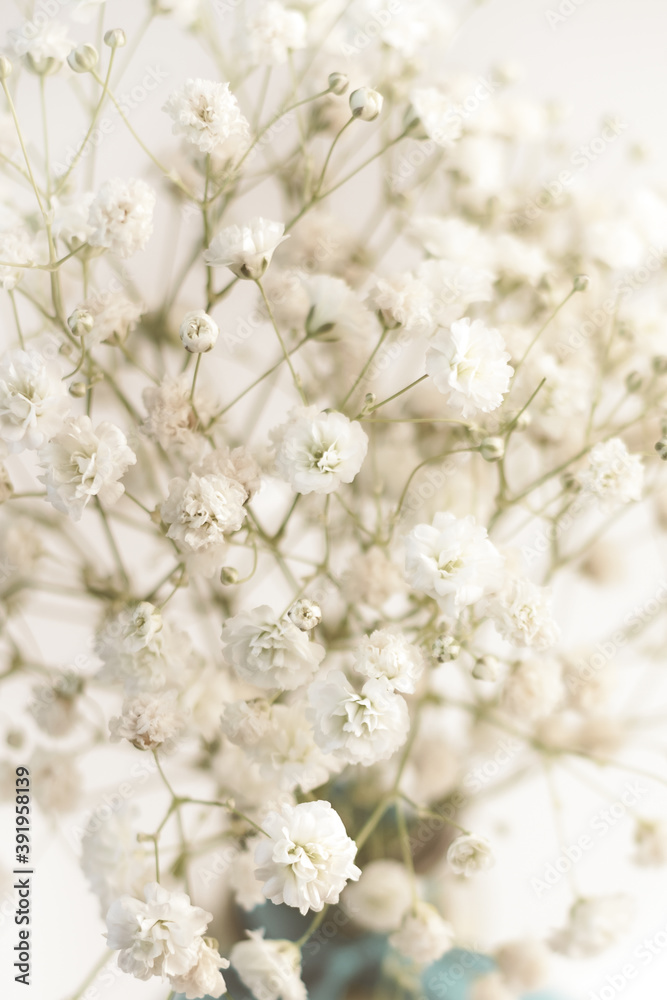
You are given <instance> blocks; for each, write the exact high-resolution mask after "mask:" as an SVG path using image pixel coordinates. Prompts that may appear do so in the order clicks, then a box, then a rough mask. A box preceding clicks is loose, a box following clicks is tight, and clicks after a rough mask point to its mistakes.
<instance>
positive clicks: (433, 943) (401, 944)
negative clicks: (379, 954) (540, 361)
mask: <svg viewBox="0 0 667 1000" xmlns="http://www.w3.org/2000/svg"><path fill="white" fill-rule="evenodd" d="M389 944H390V945H391V946H392V948H395V949H396V950H397V951H400V953H401V954H402V955H405V957H406V958H409V959H410V960H411V961H413V962H415V963H416V964H417V965H421V966H427V965H431V964H432V963H433V962H437V961H438V959H439V958H442V956H443V955H444V954H445V952H447V951H449V950H450V948H452V946H453V932H452V928H451V927H450V925H449V924H448V923H447V922H446V921H445V920H443V918H442V917H441V916H440V914H439V913H438V911H437V910H436V909H435V907H434V906H431V905H430V904H429V903H424V902H422V901H421V900H419V901H418V902H417V903H415V905H414V906H413V907H412V909H411V910H409V911H408V913H406V914H405V916H404V917H403V922H402V924H401V926H400V927H399V929H398V930H397V931H394V933H393V934H392V935H391V937H390V938H389Z"/></svg>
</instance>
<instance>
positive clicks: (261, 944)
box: [230, 930, 307, 1000]
mask: <svg viewBox="0 0 667 1000" xmlns="http://www.w3.org/2000/svg"><path fill="white" fill-rule="evenodd" d="M246 933H247V935H248V939H249V940H247V941H238V942H237V943H236V944H235V945H234V947H233V948H232V950H231V953H230V955H231V960H232V965H233V966H234V968H235V969H236V971H237V972H238V974H239V976H240V978H241V980H242V982H243V983H244V985H245V986H247V987H248V989H249V990H250V992H251V993H253V994H254V996H256V997H258V998H260V1000H306V998H307V993H306V987H305V986H304V984H303V982H302V980H301V951H300V949H299V948H297V946H296V945H295V944H294V942H293V941H281V940H276V939H271V940H265V939H264V931H263V930H259V931H246Z"/></svg>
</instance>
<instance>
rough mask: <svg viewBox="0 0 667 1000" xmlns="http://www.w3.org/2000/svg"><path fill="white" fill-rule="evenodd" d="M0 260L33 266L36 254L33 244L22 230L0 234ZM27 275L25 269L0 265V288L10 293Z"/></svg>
mask: <svg viewBox="0 0 667 1000" xmlns="http://www.w3.org/2000/svg"><path fill="white" fill-rule="evenodd" d="M0 260H3V261H11V262H12V263H14V264H25V265H30V264H35V263H36V261H37V253H36V248H35V243H34V241H33V240H31V239H30V237H29V236H28V234H27V233H25V232H24V231H23V230H18V231H16V230H12V231H11V232H6V233H0ZM26 273H27V270H26V268H25V267H9V266H8V264H6V263H5V264H1V265H0V288H2V289H3V290H4V291H5V292H11V291H12V290H13V289H14V288H16V286H17V285H18V283H19V281H20V280H21V279H22V278H23V276H24V275H25V274H26Z"/></svg>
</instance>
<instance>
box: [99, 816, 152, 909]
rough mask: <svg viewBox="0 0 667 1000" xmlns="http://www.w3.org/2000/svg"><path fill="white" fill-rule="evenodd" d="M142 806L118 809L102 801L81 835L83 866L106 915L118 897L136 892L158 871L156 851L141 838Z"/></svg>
mask: <svg viewBox="0 0 667 1000" xmlns="http://www.w3.org/2000/svg"><path fill="white" fill-rule="evenodd" d="M138 812H139V810H138V807H137V806H130V805H129V804H128V802H127V801H122V802H121V803H120V805H119V806H118V807H117V808H116V809H110V808H109V806H108V805H107V804H106V803H105V802H104V801H102V802H100V804H99V805H98V806H96V807H95V808H94V809H93V811H92V816H91V817H90V819H89V821H88V824H87V826H86V829H85V832H84V834H83V837H82V839H81V869H82V871H83V874H84V875H85V876H86V878H87V879H88V882H89V883H90V888H91V889H92V891H93V892H94V893H95V895H96V896H97V897H98V899H99V902H100V909H101V911H102V916H103V917H104V916H105V915H106V913H107V910H108V909H109V907H110V906H111V904H112V903H113V901H114V899H118V897H119V896H124V895H130V896H136V895H137V894H139V893H141V891H142V889H143V887H144V885H145V884H146V883H147V882H150V880H151V878H152V873H153V872H154V871H155V863H154V859H153V854H152V851H150V850H149V848H148V847H147V845H146V844H142V843H139V841H138V840H137V827H136V821H137V818H138Z"/></svg>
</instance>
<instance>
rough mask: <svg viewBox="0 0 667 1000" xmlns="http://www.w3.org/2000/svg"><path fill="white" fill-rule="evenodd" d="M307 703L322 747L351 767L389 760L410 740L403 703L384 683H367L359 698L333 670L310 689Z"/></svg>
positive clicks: (370, 681) (342, 674)
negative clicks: (407, 738)
mask: <svg viewBox="0 0 667 1000" xmlns="http://www.w3.org/2000/svg"><path fill="white" fill-rule="evenodd" d="M308 700H309V702H310V706H311V714H312V718H313V723H314V728H315V740H316V742H317V744H318V746H320V747H321V748H322V750H324V752H325V753H333V754H335V755H336V756H337V757H340V759H341V760H344V761H346V762H347V763H349V764H363V765H364V766H366V767H368V766H369V765H371V764H375V763H377V761H380V760H387V759H388V758H389V757H391V756H393V754H394V753H395V752H396V751H397V750H398V748H399V747H400V746H402V745H403V743H404V742H405V739H406V737H407V735H408V729H409V726H410V718H409V714H408V707H407V705H406V703H405V699H404V698H402V697H401V696H400V695H398V694H396V693H395V692H394V690H393V688H392V685H391V683H390V682H389V681H388V680H386V678H384V677H382V678H378V679H375V678H373V679H371V680H369V681H366V683H365V684H364V685H363V687H362V688H361V691H360V692H357V691H355V689H354V688H353V687H352V685H351V683H350V682H349V680H348V679H347V677H346V676H345V674H344V673H343V672H342V671H340V670H332V671H330V672H329V673H328V674H327V675H326V676H325V677H324V678H323V679H322V680H321V681H314V682H313V683H312V684H311V686H310V688H309V690H308Z"/></svg>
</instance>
